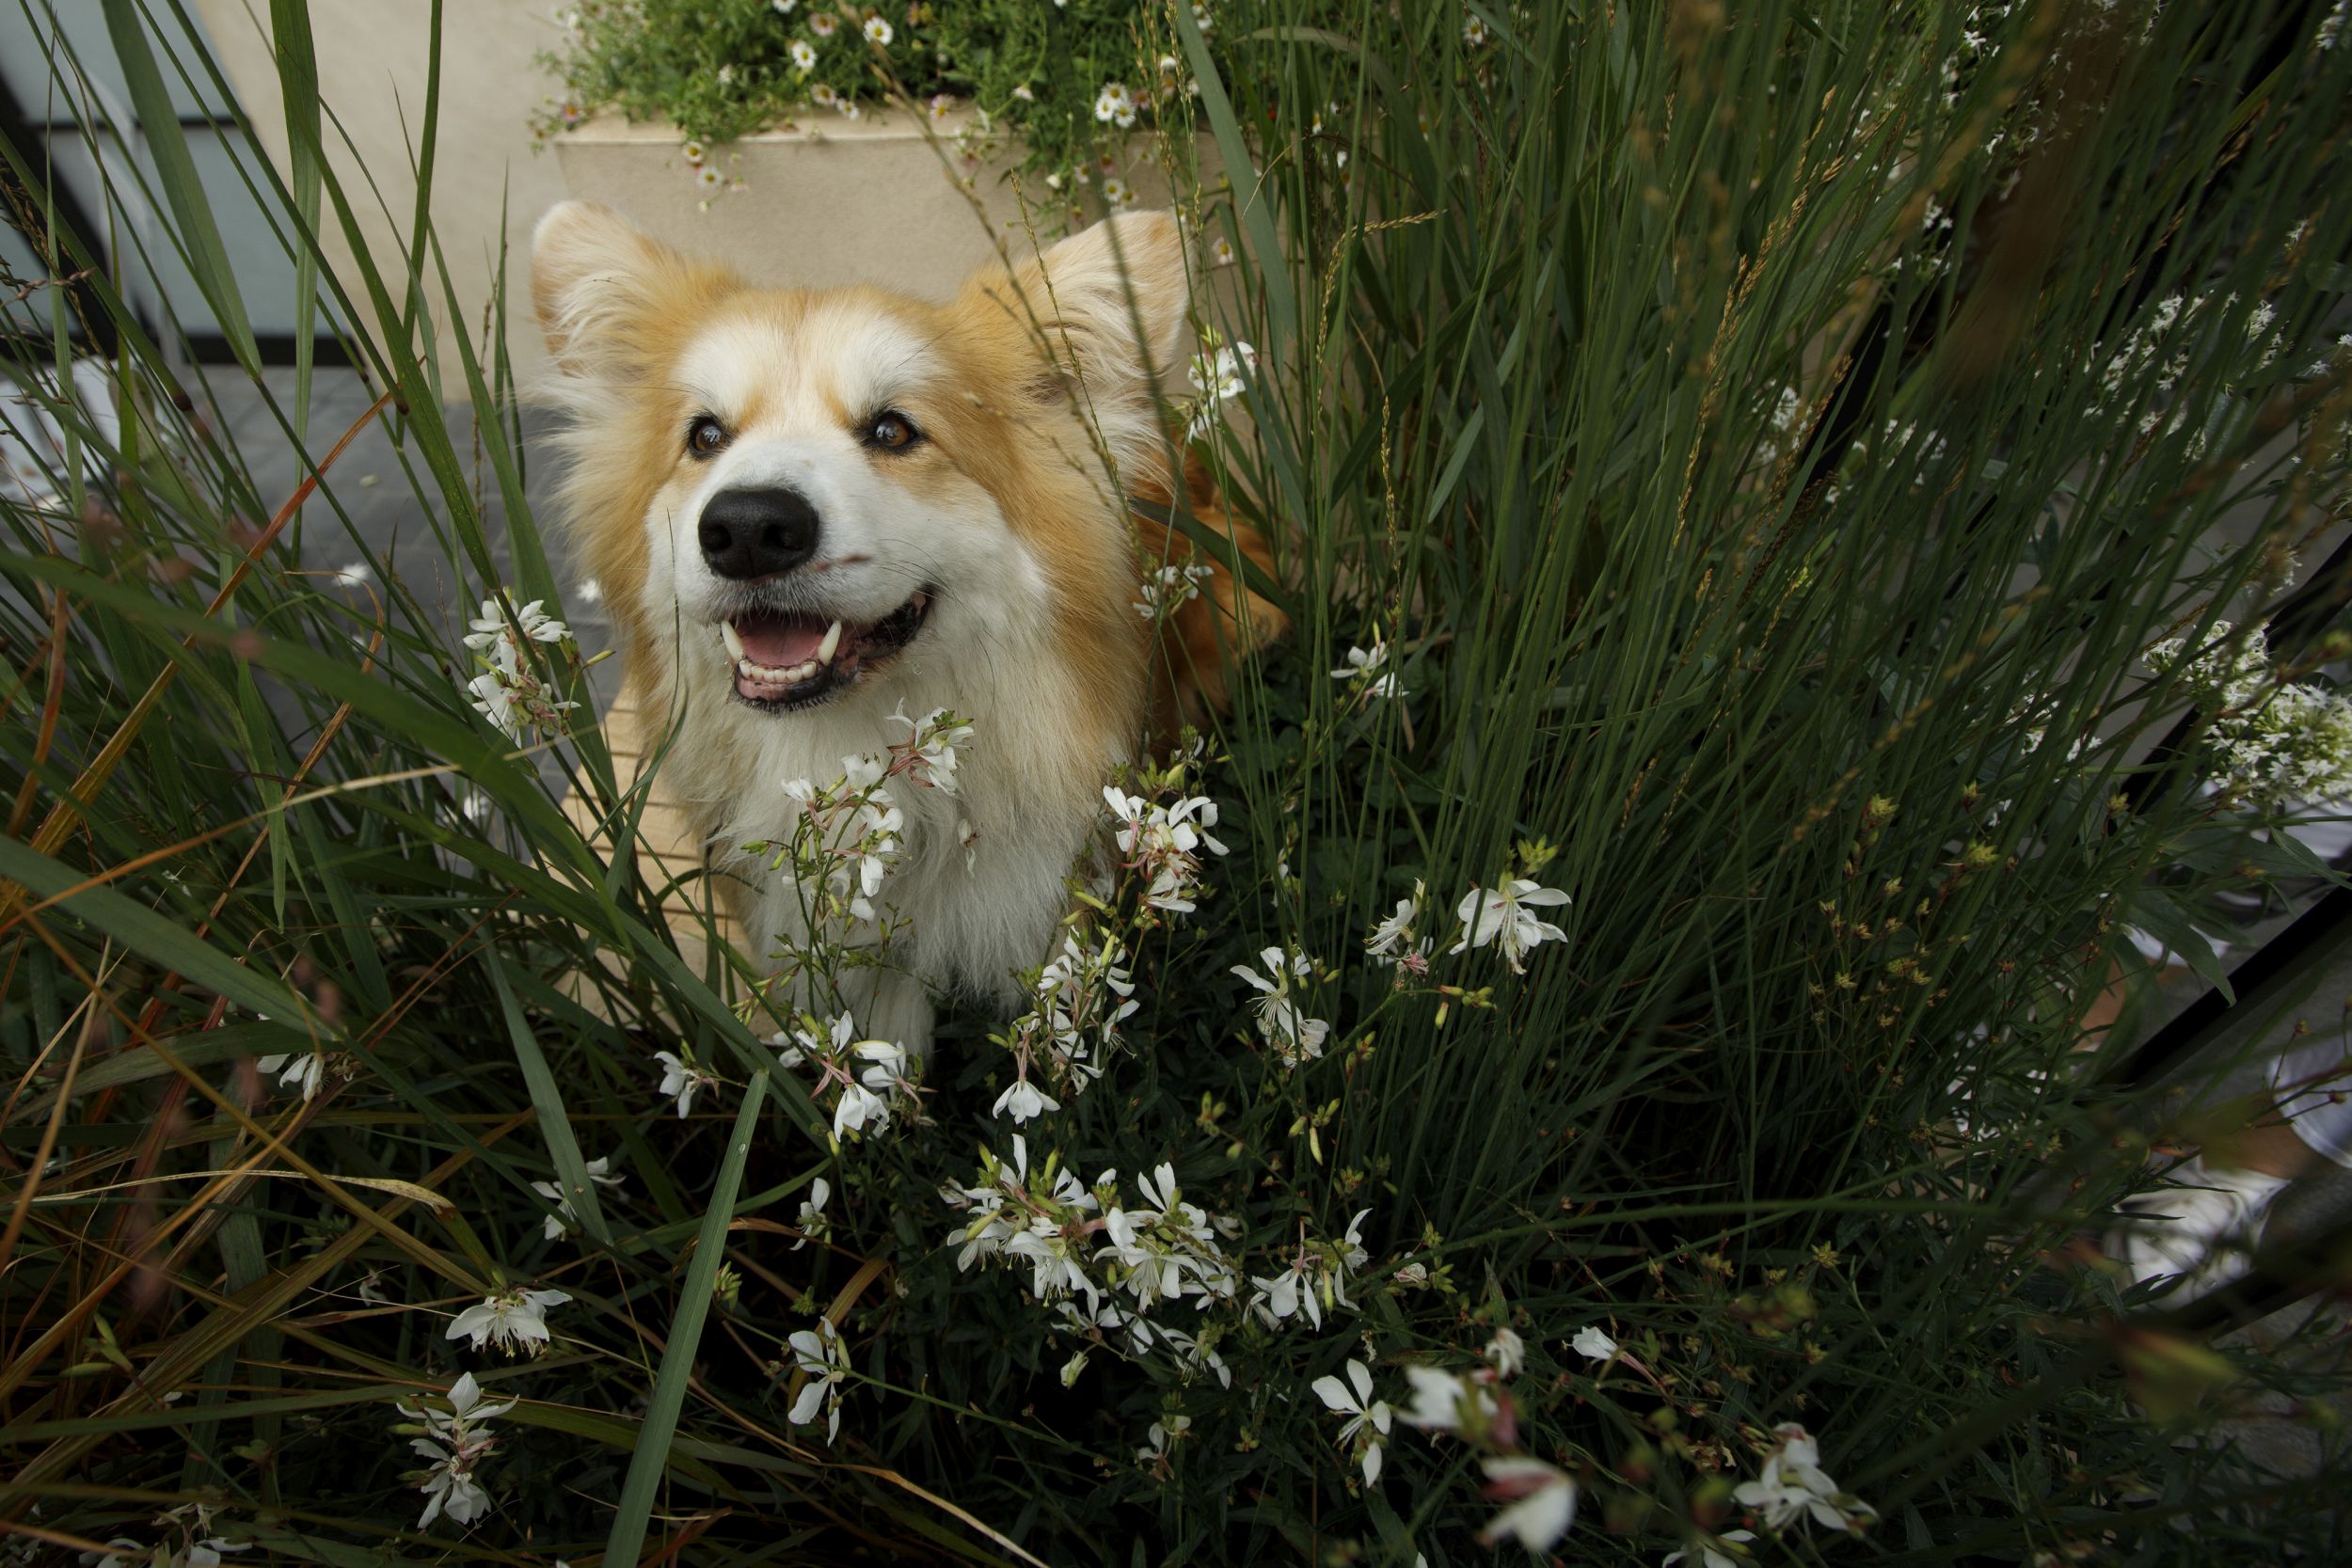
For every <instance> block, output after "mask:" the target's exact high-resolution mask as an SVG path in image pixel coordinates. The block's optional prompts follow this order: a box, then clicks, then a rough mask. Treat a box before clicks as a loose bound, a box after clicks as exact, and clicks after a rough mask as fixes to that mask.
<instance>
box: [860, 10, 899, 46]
mask: <svg viewBox="0 0 2352 1568" xmlns="http://www.w3.org/2000/svg"><path fill="white" fill-rule="evenodd" d="M892 36H893V35H892V33H891V30H890V24H889V23H887V22H884V21H883V20H882V18H881V17H879V16H869V17H867V18H866V41H867V42H869V43H878V44H881V45H882V46H883V47H884V48H887V47H889V44H890V40H891V38H892Z"/></svg>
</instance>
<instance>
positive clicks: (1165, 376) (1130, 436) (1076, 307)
mask: <svg viewBox="0 0 2352 1568" xmlns="http://www.w3.org/2000/svg"><path fill="white" fill-rule="evenodd" d="M1188 304H1189V293H1188V286H1187V281H1186V278H1185V273H1184V231H1183V230H1182V229H1181V228H1179V227H1178V225H1177V222H1176V217H1175V214H1172V213H1122V214H1119V215H1118V216H1116V217H1111V218H1105V219H1104V220H1103V221H1102V222H1101V223H1098V224H1096V225H1094V226H1093V227H1092V228H1091V229H1088V230H1084V231H1083V232H1080V233H1077V234H1073V235H1072V236H1071V237H1070V238H1068V239H1066V240H1062V241H1060V242H1058V243H1057V244H1056V245H1053V246H1052V247H1051V248H1049V249H1047V250H1046V251H1045V252H1044V253H1043V254H1042V255H1041V256H1039V257H1038V258H1037V259H1036V260H1034V261H1028V262H1026V263H1025V264H1023V265H1022V266H1020V267H1017V268H1015V269H1014V270H1013V272H1012V273H1011V274H1010V275H1009V276H1008V275H1007V274H1006V273H1005V271H1004V270H1003V269H1002V268H1001V267H991V268H988V269H986V270H984V271H982V272H981V273H979V274H978V275H977V276H976V277H974V278H973V279H972V280H971V281H970V282H969V283H966V284H965V285H964V289H963V295H962V298H961V300H960V301H959V306H960V308H961V310H962V311H963V313H964V315H965V318H966V320H967V321H968V322H969V323H971V324H972V325H973V326H974V327H975V328H976V329H977V330H980V331H983V332H986V333H989V334H991V335H992V336H994V337H996V338H998V339H999V340H1000V341H1001V340H1002V339H1003V337H1004V335H1005V334H1007V333H1008V332H1017V333H1018V334H1020V336H1021V337H1022V338H1024V339H1025V340H1026V344H1027V357H1028V359H1029V361H1030V362H1031V363H1036V364H1037V365H1038V370H1039V372H1040V373H1039V374H1037V375H1035V376H1032V377H1025V378H1024V380H1023V386H1024V388H1025V391H1027V392H1028V393H1029V394H1030V395H1031V396H1033V397H1036V398H1039V399H1041V400H1043V399H1050V400H1052V401H1056V402H1058V401H1059V400H1060V399H1061V398H1062V397H1063V396H1065V395H1067V391H1068V390H1070V389H1069V388H1065V385H1064V382H1065V378H1068V377H1072V376H1074V377H1076V378H1077V380H1078V381H1079V382H1081V383H1082V384H1083V385H1082V387H1081V388H1075V390H1076V394H1077V405H1078V408H1079V410H1080V411H1081V412H1082V413H1083V414H1085V415H1086V416H1087V417H1088V418H1089V419H1091V420H1094V421H1095V422H1096V423H1097V424H1098V425H1099V427H1100V428H1101V430H1102V433H1103V436H1104V440H1105V442H1107V443H1108V445H1109V446H1110V449H1111V451H1112V452H1113V454H1114V455H1115V456H1116V457H1117V458H1118V460H1119V462H1120V466H1121V467H1122V468H1124V467H1127V466H1128V465H1130V464H1133V463H1138V462H1140V463H1145V464H1147V465H1156V464H1157V462H1158V460H1159V459H1160V457H1161V455H1162V452H1163V451H1164V441H1165V437H1164V436H1163V433H1162V428H1161V416H1160V412H1159V398H1160V389H1161V388H1162V387H1164V386H1167V385H1168V383H1169V382H1170V381H1171V380H1172V379H1174V378H1177V377H1179V376H1180V375H1181V373H1182V366H1183V363H1184V341H1185V325H1184V317H1185V310H1186V307H1187V305H1188ZM1041 360H1042V361H1050V367H1049V364H1048V363H1044V362H1041Z"/></svg>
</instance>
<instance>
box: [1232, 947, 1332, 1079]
mask: <svg viewBox="0 0 2352 1568" xmlns="http://www.w3.org/2000/svg"><path fill="white" fill-rule="evenodd" d="M1258 961H1259V962H1261V963H1263V964H1264V965H1265V970H1266V972H1265V973H1264V974H1259V973H1258V972H1257V971H1256V970H1254V969H1251V968H1250V967H1249V966H1248V965H1247V964H1235V965H1234V966H1233V973H1234V974H1236V975H1238V976H1240V977H1241V978H1242V979H1244V980H1247V981H1248V982H1249V984H1250V985H1251V986H1252V987H1254V988H1255V989H1256V990H1258V992H1259V993H1260V994H1259V995H1258V997H1257V998H1256V999H1255V1000H1254V1001H1253V1002H1251V1004H1250V1006H1251V1008H1252V1010H1254V1011H1255V1012H1256V1014H1257V1018H1258V1034H1259V1036H1260V1037H1262V1038H1263V1039H1264V1041H1265V1042H1266V1043H1267V1044H1268V1045H1270V1046H1272V1047H1274V1049H1275V1052H1276V1053H1277V1054H1279V1056H1280V1057H1281V1058H1282V1063H1283V1065H1284V1066H1286V1067H1296V1066H1297V1065H1298V1064H1299V1063H1300V1062H1301V1061H1303V1060H1305V1059H1307V1058H1309V1057H1313V1056H1320V1055H1322V1054H1323V1042H1324V1039H1325V1038H1326V1037H1327V1036H1328V1035H1329V1034H1330V1033H1331V1026H1330V1025H1329V1024H1328V1023H1326V1022H1324V1021H1323V1020H1321V1019H1319V1018H1309V1017H1308V1016H1307V1013H1306V1009H1304V1008H1302V1007H1301V1006H1299V1005H1298V1001H1297V998H1295V996H1293V995H1292V994H1291V982H1292V981H1293V980H1295V979H1304V978H1305V977H1306V976H1308V975H1310V974H1313V973H1314V965H1313V963H1312V962H1311V961H1310V960H1309V959H1308V958H1307V955H1306V954H1304V953H1301V952H1299V951H1298V950H1297V949H1296V948H1292V949H1291V950H1290V951H1289V952H1288V953H1287V954H1285V953H1284V952H1283V950H1282V949H1281V948H1279V947H1269V948H1267V949H1266V950H1265V951H1263V953H1260V954H1259V955H1258Z"/></svg>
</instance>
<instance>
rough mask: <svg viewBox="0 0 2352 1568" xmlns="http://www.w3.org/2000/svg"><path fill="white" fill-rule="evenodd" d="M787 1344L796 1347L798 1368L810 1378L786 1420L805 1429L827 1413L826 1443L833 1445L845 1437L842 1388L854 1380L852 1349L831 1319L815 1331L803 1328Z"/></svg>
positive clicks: (795, 1362)
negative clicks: (842, 1436) (851, 1370)
mask: <svg viewBox="0 0 2352 1568" xmlns="http://www.w3.org/2000/svg"><path fill="white" fill-rule="evenodd" d="M785 1342H786V1343H787V1344H788V1345H790V1346H791V1347H792V1360H793V1364H794V1366H795V1367H796V1368H797V1369H798V1370H801V1371H803V1372H804V1373H806V1374H807V1376H808V1382H806V1383H805V1384H803V1385H802V1386H801V1393H800V1397H799V1398H798V1399H796V1400H794V1401H793V1402H792V1408H791V1409H790V1410H789V1411H787V1413H786V1417H787V1419H788V1420H790V1421H791V1423H792V1424H793V1425H794V1426H799V1427H804V1426H806V1425H808V1424H809V1423H810V1422H811V1421H814V1420H815V1419H817V1412H818V1410H820V1409H821V1410H823V1411H824V1412H825V1413H826V1419H825V1441H826V1442H828V1443H830V1442H833V1441H834V1440H835V1439H837V1438H838V1437H839V1436H840V1435H841V1386H842V1385H843V1384H845V1383H847V1382H848V1381H849V1379H850V1347H849V1346H847V1345H845V1344H843V1343H842V1342H841V1333H840V1331H839V1330H838V1329H836V1328H834V1326H833V1320H832V1319H831V1318H819V1319H818V1320H817V1326H816V1327H815V1328H813V1329H810V1328H803V1329H802V1330H800V1331H799V1332H798V1333H796V1334H794V1335H793V1336H792V1337H791V1338H789V1339H787V1340H786V1341H785Z"/></svg>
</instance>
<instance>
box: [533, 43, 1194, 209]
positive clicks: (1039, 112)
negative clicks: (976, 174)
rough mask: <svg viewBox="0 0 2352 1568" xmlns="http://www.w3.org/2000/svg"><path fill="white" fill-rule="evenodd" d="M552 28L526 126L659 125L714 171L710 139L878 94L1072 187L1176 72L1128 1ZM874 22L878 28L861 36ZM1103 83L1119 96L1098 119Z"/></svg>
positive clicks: (1169, 91)
mask: <svg viewBox="0 0 2352 1568" xmlns="http://www.w3.org/2000/svg"><path fill="white" fill-rule="evenodd" d="M1203 14H1204V15H1206V14H1208V13H1207V11H1206V9H1205V8H1204V10H1203ZM564 20H565V23H566V27H567V40H566V42H565V45H564V50H563V52H562V53H561V54H560V55H549V56H547V57H546V58H545V60H544V62H543V63H544V64H545V65H546V66H547V67H548V69H549V70H550V71H554V72H555V73H556V74H557V75H558V76H559V77H560V78H561V79H562V81H563V83H564V98H563V100H562V101H561V102H560V103H553V104H551V105H550V106H548V108H546V109H544V110H542V111H541V112H539V113H538V114H536V115H535V116H534V117H533V119H532V126H533V129H534V130H535V131H536V132H537V133H538V134H539V135H542V136H546V135H554V134H557V133H559V132H561V131H562V130H564V128H565V127H567V126H570V125H573V124H577V123H578V122H579V121H580V119H583V118H585V117H586V116H588V115H591V114H595V113H596V112H597V111H599V110H602V109H606V108H612V109H616V110H618V111H619V112H620V113H621V114H623V115H624V116H626V117H628V119H631V120H668V121H670V122H672V123H675V125H676V126H677V127H678V129H679V130H680V132H681V133H682V134H683V135H685V137H686V138H687V140H688V145H689V147H690V150H693V155H694V158H695V161H696V162H697V163H698V164H700V163H701V161H702V159H703V158H704V157H706V156H712V155H713V154H714V151H715V158H714V166H713V174H714V176H716V175H718V174H719V171H718V169H717V168H716V166H715V162H716V160H723V158H724V156H725V153H724V144H725V143H728V142H731V141H734V140H735V139H736V138H738V137H739V136H744V135H751V134H752V133H754V132H757V131H767V130H772V129H774V128H776V127H778V126H786V125H794V126H807V127H810V128H813V129H814V128H821V127H822V126H823V125H824V124H825V123H826V122H827V121H829V120H832V119H834V118H835V117H837V116H839V115H843V114H850V115H863V114H865V113H867V112H883V110H882V105H884V104H886V103H889V102H891V100H892V99H893V98H897V99H898V100H899V101H901V102H902V103H908V104H913V105H921V106H923V112H940V111H944V110H945V109H946V107H947V106H948V104H949V103H950V102H952V101H969V102H970V103H971V104H972V105H974V106H975V107H977V110H978V111H979V118H978V119H977V120H976V121H972V122H968V123H969V126H970V128H969V129H964V128H963V127H962V126H961V125H960V127H959V129H960V131H961V135H960V136H959V138H958V141H959V150H961V151H964V152H968V153H972V154H975V155H977V154H979V153H981V152H983V151H984V150H987V149H988V148H990V147H991V146H993V142H992V141H991V140H990V137H989V135H988V132H989V128H990V127H992V126H1002V127H1008V128H1009V129H1010V130H1012V131H1013V132H1015V133H1017V134H1018V135H1019V137H1020V139H1021V143H1022V157H1021V162H1020V169H1021V171H1022V173H1023V174H1024V175H1025V176H1027V177H1028V178H1029V179H1030V181H1031V182H1032V190H1033V192H1034V190H1035V187H1036V185H1039V184H1042V183H1043V182H1046V181H1049V180H1050V181H1051V182H1052V183H1051V187H1050V188H1052V189H1054V190H1057V191H1067V192H1071V193H1073V194H1074V193H1077V192H1079V191H1082V190H1086V189H1087V188H1088V187H1089V186H1090V185H1091V184H1092V183H1093V182H1094V175H1093V166H1094V165H1095V162H1096V160H1097V158H1098V157H1099V156H1100V154H1101V153H1102V152H1103V151H1104V149H1105V147H1106V146H1108V145H1109V143H1110V142H1111V141H1112V140H1113V139H1115V138H1116V137H1118V136H1119V135H1122V134H1123V133H1124V132H1126V131H1127V130H1130V129H1133V128H1135V127H1136V126H1137V125H1141V126H1146V127H1149V126H1152V125H1156V124H1157V123H1159V122H1160V119H1161V118H1162V117H1164V116H1165V114H1166V113H1167V110H1168V106H1170V105H1171V104H1172V103H1174V101H1175V99H1176V98H1178V97H1180V96H1182V95H1183V93H1184V90H1185V89H1184V78H1185V77H1186V76H1188V75H1189V74H1190V73H1189V72H1188V71H1179V70H1178V69H1177V63H1176V58H1175V55H1174V54H1173V53H1172V51H1173V49H1174V43H1173V40H1172V36H1171V35H1170V34H1169V33H1168V22H1167V16H1166V14H1165V11H1164V8H1161V7H1158V6H1152V5H1146V4H1142V3H1139V0H1067V3H1061V0H1057V3H1054V4H1043V3H1040V0H951V3H948V4H944V5H932V4H907V5H895V4H894V5H887V6H881V7H875V6H865V7H849V6H839V5H836V4H832V3H829V0H793V3H789V4H784V3H778V0H582V3H581V4H580V5H579V6H576V7H573V8H569V9H568V10H567V11H566V12H565V16H564ZM875 23H879V24H882V29H885V30H886V31H882V30H878V33H879V36H869V35H868V33H867V31H866V29H867V28H868V27H869V26H870V25H871V24H875ZM1211 25H1212V27H1214V25H1215V24H1214V22H1212V24H1211ZM1109 87H1118V88H1119V89H1120V92H1121V93H1123V94H1124V95H1125V99H1124V101H1123V102H1121V103H1120V104H1119V105H1118V106H1117V108H1116V111H1115V112H1112V111H1109V110H1102V111H1100V112H1098V105H1099V104H1100V103H1101V98H1102V95H1103V93H1104V90H1105V89H1106V88H1109ZM896 112H899V113H905V112H909V111H908V110H907V109H903V108H902V109H900V110H898V111H896ZM721 178H723V176H721ZM1093 194H1094V196H1095V197H1096V198H1097V199H1099V198H1100V193H1099V191H1097V192H1095V193H1093ZM1053 205H1054V206H1055V207H1056V208H1057V209H1058V207H1059V205H1060V204H1059V203H1053ZM1113 205H1116V203H1115V202H1114V203H1113ZM1080 210H1081V213H1082V214H1083V213H1085V212H1088V211H1094V210H1096V208H1095V201H1094V200H1082V201H1081V202H1080Z"/></svg>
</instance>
